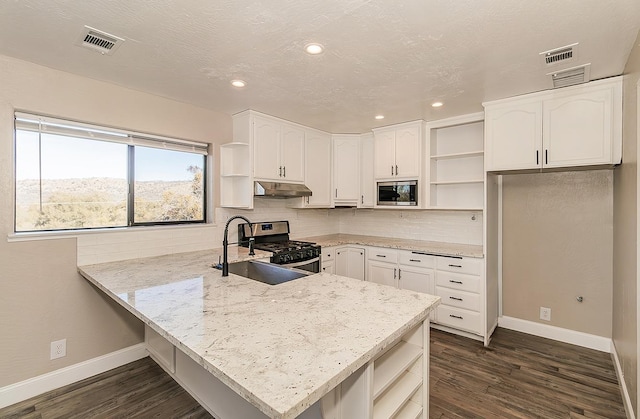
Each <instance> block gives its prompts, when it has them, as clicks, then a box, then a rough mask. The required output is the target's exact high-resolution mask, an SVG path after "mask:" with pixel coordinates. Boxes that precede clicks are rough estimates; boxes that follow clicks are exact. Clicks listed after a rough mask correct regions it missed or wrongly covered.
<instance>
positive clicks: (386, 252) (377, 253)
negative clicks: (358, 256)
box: [367, 247, 398, 263]
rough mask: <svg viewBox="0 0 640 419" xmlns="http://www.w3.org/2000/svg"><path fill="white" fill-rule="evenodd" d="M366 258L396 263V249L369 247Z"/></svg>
mask: <svg viewBox="0 0 640 419" xmlns="http://www.w3.org/2000/svg"><path fill="white" fill-rule="evenodd" d="M367 253H368V258H369V260H379V261H380V262H387V263H397V262H398V251H397V250H395V249H383V248H380V247H371V248H369V251H368V252H367Z"/></svg>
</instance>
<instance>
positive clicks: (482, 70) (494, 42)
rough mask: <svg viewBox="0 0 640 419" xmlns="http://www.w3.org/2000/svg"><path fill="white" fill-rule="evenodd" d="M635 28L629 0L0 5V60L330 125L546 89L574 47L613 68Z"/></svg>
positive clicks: (368, 122) (434, 115)
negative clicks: (316, 47) (98, 40)
mask: <svg viewBox="0 0 640 419" xmlns="http://www.w3.org/2000/svg"><path fill="white" fill-rule="evenodd" d="M84 25H88V26H91V27H94V28H97V29H99V30H102V31H106V32H108V33H111V34H114V35H117V36H120V37H122V38H125V39H126V41H125V42H124V43H123V44H122V46H121V47H120V48H119V49H118V50H117V51H116V52H115V53H114V54H113V55H111V56H108V55H101V54H99V53H96V52H94V51H91V50H89V49H85V48H81V47H78V46H76V45H75V43H76V42H77V40H78V38H79V37H80V35H81V33H82V31H83V26H84ZM639 28H640V1H638V0H614V1H602V0H535V1H525V0H502V1H499V0H456V1H450V0H403V1H392V0H384V1H383V0H369V1H367V0H268V1H251V0H224V1H221V0H218V1H216V0H184V1H177V0H145V1H142V0H138V1H131V0H111V1H106V0H82V1H80V0H0V54H3V55H7V56H11V57H16V58H19V59H23V60H26V61H31V62H34V63H38V64H42V65H45V66H48V67H51V68H56V69H60V70H63V71H68V72H71V73H75V74H79V75H82V76H86V77H90V78H94V79H98V80H105V81H109V82H113V83H116V84H118V85H122V86H127V87H131V88H134V89H137V90H141V91H145V92H149V93H153V94H157V95H160V96H163V97H167V98H172V99H176V100H179V101H183V102H187V103H191V104H194V105H197V106H201V107H205V108H209V109H213V110H216V111H220V112H224V113H228V114H233V113H237V112H240V111H242V110H245V109H255V110H258V111H261V112H264V113H267V114H271V115H275V116H278V117H281V118H285V119H288V120H292V121H295V122H299V123H302V124H305V125H308V126H312V127H316V128H319V129H323V130H326V131H330V132H334V133H350V132H351V133H360V132H365V131H367V130H369V129H371V128H372V127H376V126H382V125H388V124H392V123H398V122H403V121H409V120H415V119H420V118H422V119H425V120H434V119H441V118H445V117H449V116H455V115H461V114H465V113H470V112H477V111H481V110H482V106H481V103H482V101H485V100H492V99H498V98H503V97H508V96H514V95H518V94H523V93H529V92H533V91H539V90H544V89H549V88H551V79H550V77H549V76H547V75H546V74H547V73H548V72H550V71H552V69H549V68H546V67H545V66H544V65H543V64H542V60H541V58H540V57H539V55H538V53H540V52H542V51H546V50H549V49H553V48H557V47H561V46H565V45H568V44H572V43H576V42H578V43H579V50H578V52H579V56H578V57H577V59H574V61H573V62H571V63H570V64H566V65H565V66H564V67H572V66H575V65H580V64H586V63H591V79H598V78H603V77H609V76H614V75H619V74H621V73H622V71H623V69H624V64H625V62H626V60H627V57H628V55H629V52H630V50H631V48H632V46H633V42H634V41H635V39H636V36H637V34H638V30H639ZM309 42H319V43H321V44H323V45H324V46H325V47H326V51H325V52H324V53H323V54H321V55H319V56H309V55H307V54H305V53H304V52H303V46H304V45H306V44H307V43H309ZM559 68H560V69H561V68H563V67H559ZM236 78H237V79H242V80H245V81H246V82H247V87H245V88H244V89H237V88H234V87H232V86H231V85H230V84H229V82H230V80H232V79H236ZM435 100H441V101H443V102H444V103H445V105H444V106H443V107H442V108H439V109H434V108H432V107H431V106H430V104H431V102H433V101H435ZM378 113H381V114H384V115H385V116H386V117H385V119H384V120H382V121H376V120H374V119H373V117H374V115H376V114H378Z"/></svg>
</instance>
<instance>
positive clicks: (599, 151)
mask: <svg viewBox="0 0 640 419" xmlns="http://www.w3.org/2000/svg"><path fill="white" fill-rule="evenodd" d="M612 116H613V89H612V88H611V87H605V88H602V89H599V90H596V91H594V92H589V93H584V94H580V95H575V94H572V95H570V96H565V97H560V98H555V99H551V100H546V101H545V102H544V119H543V125H542V126H543V146H544V166H546V167H566V166H584V165H594V164H610V163H611V160H612V159H611V152H612V150H611V144H612V136H613V126H612Z"/></svg>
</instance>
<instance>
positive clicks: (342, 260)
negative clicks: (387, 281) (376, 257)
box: [335, 247, 364, 281]
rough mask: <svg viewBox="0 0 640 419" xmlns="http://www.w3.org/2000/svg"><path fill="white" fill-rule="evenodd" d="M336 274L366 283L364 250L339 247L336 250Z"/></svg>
mask: <svg viewBox="0 0 640 419" xmlns="http://www.w3.org/2000/svg"><path fill="white" fill-rule="evenodd" d="M335 253H336V262H335V273H336V275H342V276H346V277H349V278H355V279H360V280H362V281H364V249H362V248H359V247H339V248H338V249H336V252H335Z"/></svg>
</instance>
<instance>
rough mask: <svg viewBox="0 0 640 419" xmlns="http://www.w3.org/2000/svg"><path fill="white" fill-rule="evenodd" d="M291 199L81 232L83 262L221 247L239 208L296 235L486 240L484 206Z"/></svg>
mask: <svg viewBox="0 0 640 419" xmlns="http://www.w3.org/2000/svg"><path fill="white" fill-rule="evenodd" d="M286 205H287V202H286V201H284V200H275V199H256V200H255V202H254V206H255V208H254V209H253V210H235V209H229V208H216V209H215V213H214V220H215V224H207V225H188V226H171V227H159V228H140V229H137V228H130V229H126V230H114V231H102V232H95V233H88V234H82V235H78V238H77V243H78V265H88V264H93V263H103V262H111V261H116V260H125V259H135V258H140V257H148V256H158V255H163V254H168V253H179V252H190V251H195V250H205V249H211V248H215V247H220V246H221V245H222V239H223V235H224V226H225V224H226V220H227V219H228V218H229V217H231V216H232V215H236V214H238V215H244V216H245V217H247V218H248V219H249V220H251V221H280V220H288V221H289V224H290V228H291V237H292V238H294V239H295V238H302V237H310V236H319V235H325V234H335V233H344V234H362V235H369V236H381V237H393V238H403V239H418V240H430V241H440V242H447V243H462V244H476V245H481V244H482V212H481V211H422V210H371V209H352V208H344V209H292V208H287V206H286ZM474 217H475V220H472V218H474ZM235 225H236V222H235V221H234V222H232V226H233V228H232V229H230V236H229V241H230V242H235V241H236V238H237V237H236V235H235V231H236V230H235Z"/></svg>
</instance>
